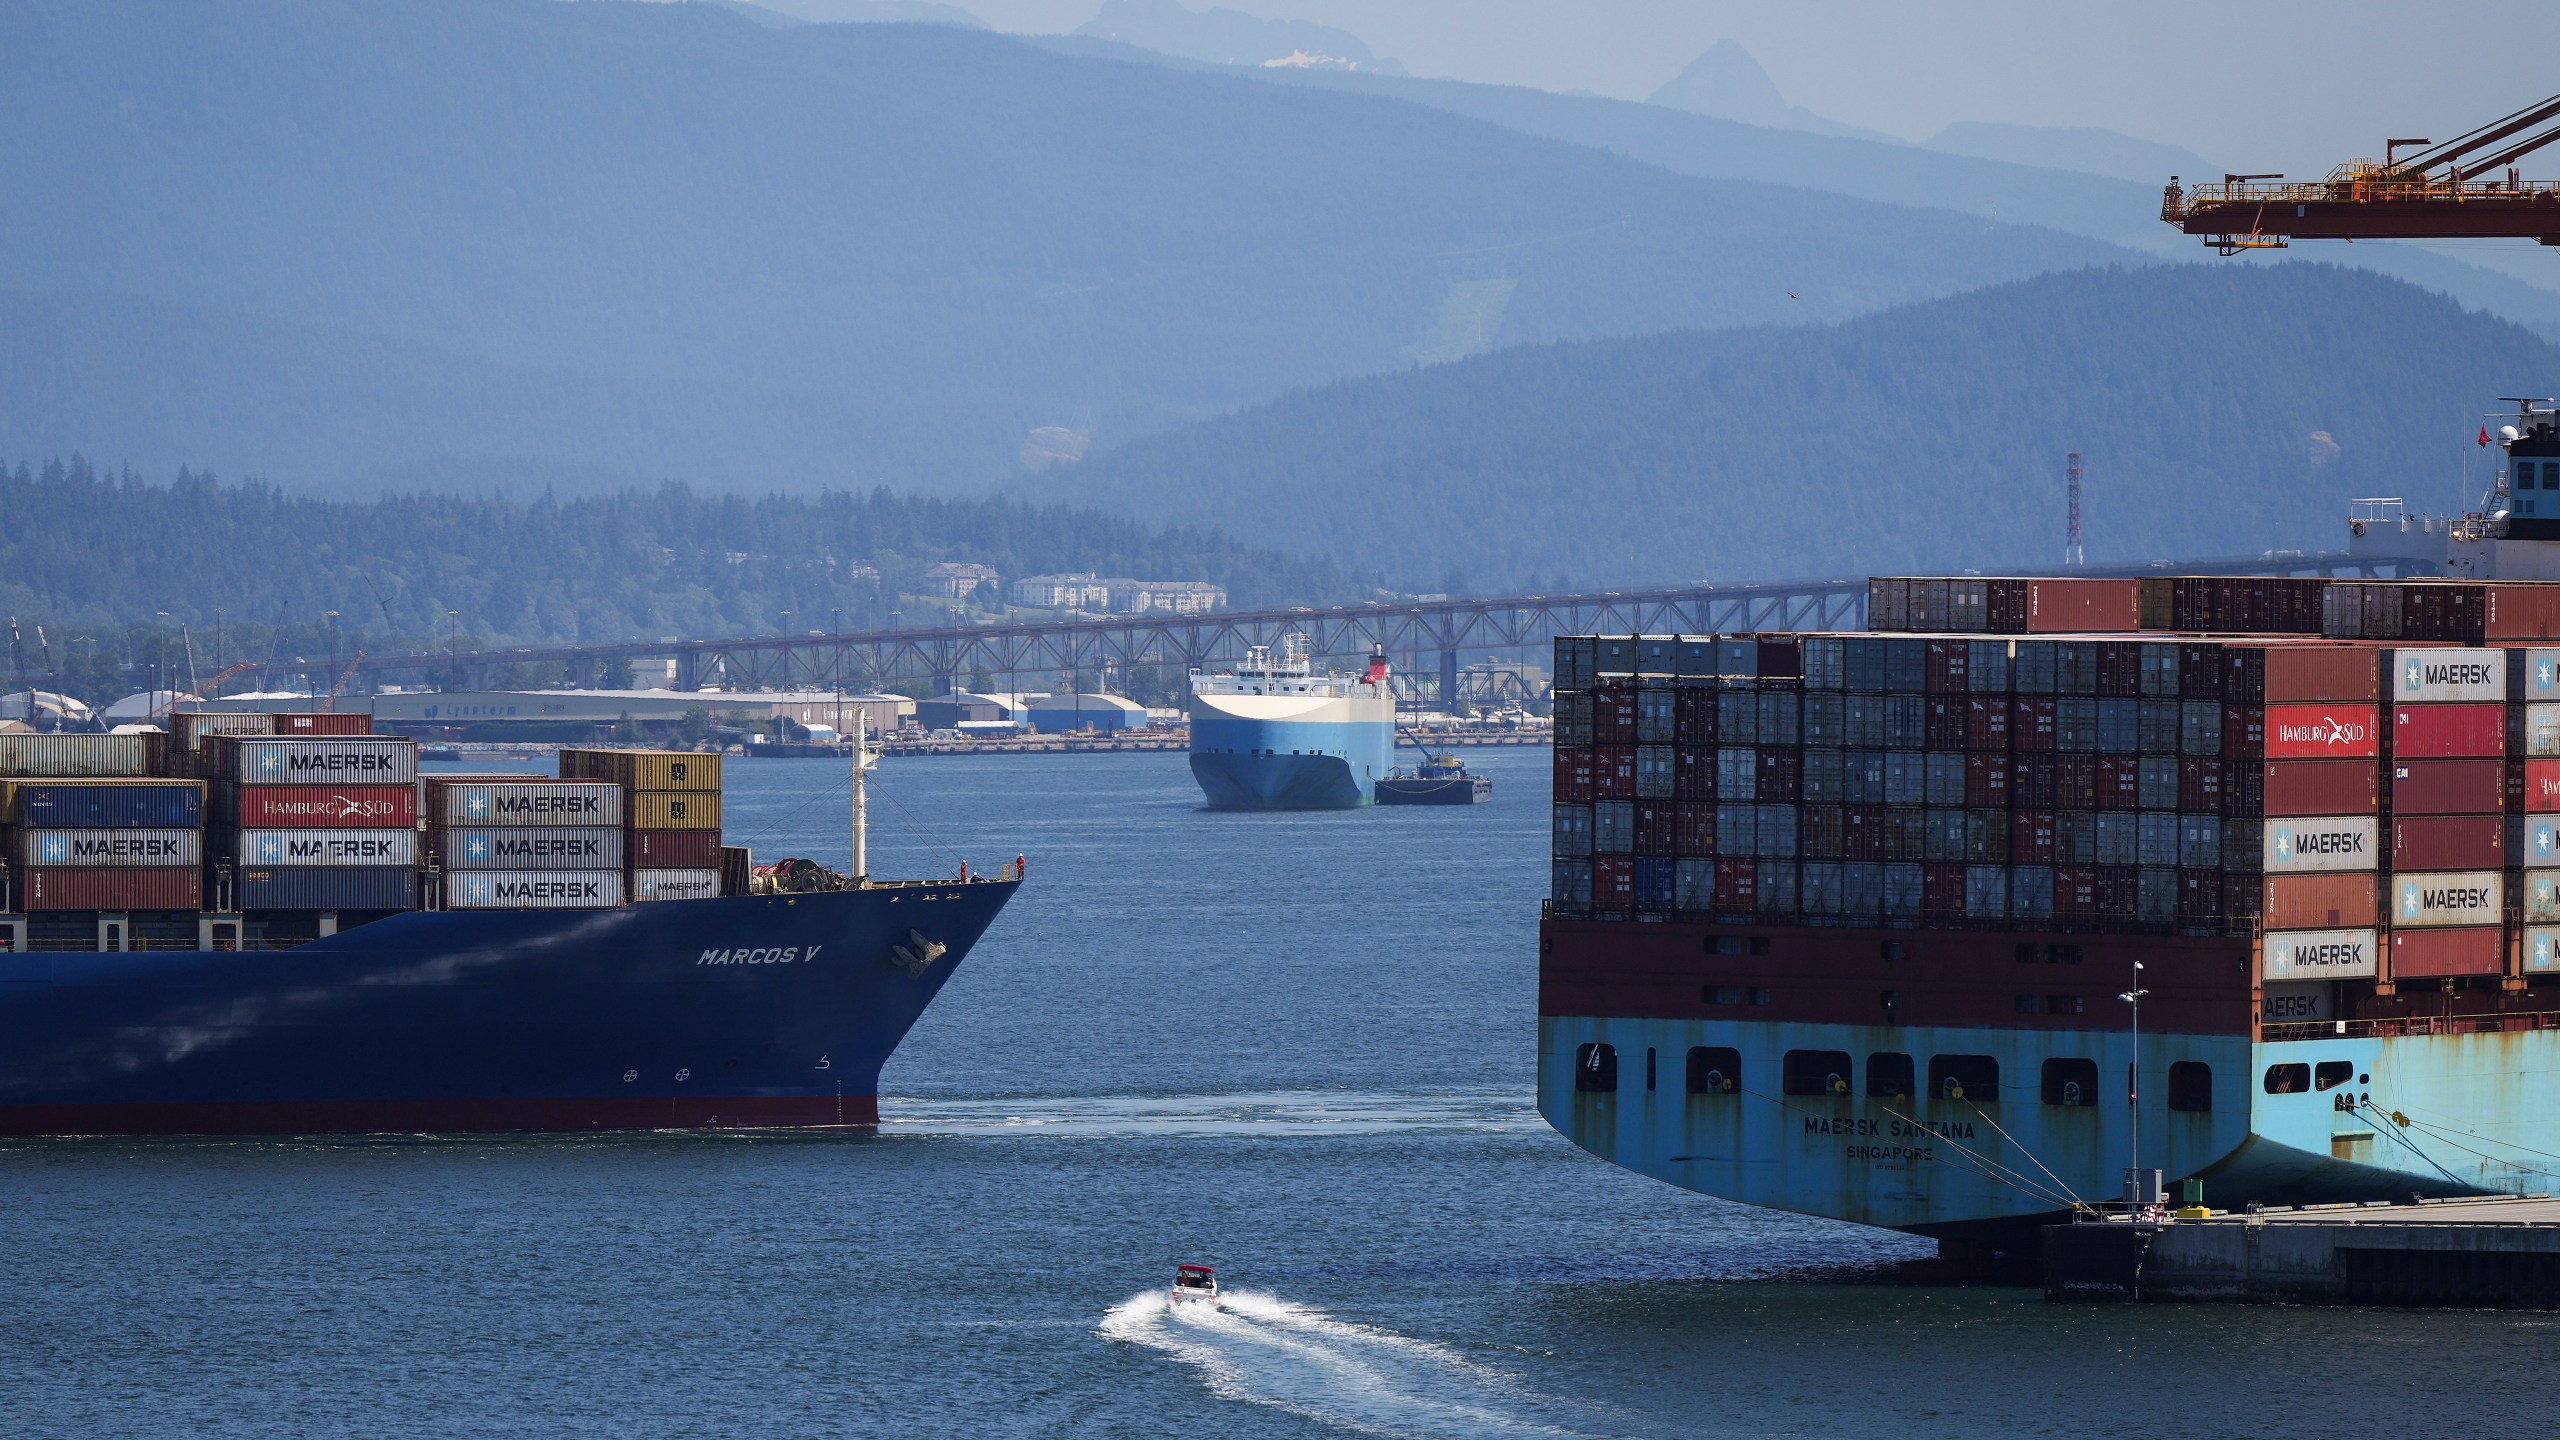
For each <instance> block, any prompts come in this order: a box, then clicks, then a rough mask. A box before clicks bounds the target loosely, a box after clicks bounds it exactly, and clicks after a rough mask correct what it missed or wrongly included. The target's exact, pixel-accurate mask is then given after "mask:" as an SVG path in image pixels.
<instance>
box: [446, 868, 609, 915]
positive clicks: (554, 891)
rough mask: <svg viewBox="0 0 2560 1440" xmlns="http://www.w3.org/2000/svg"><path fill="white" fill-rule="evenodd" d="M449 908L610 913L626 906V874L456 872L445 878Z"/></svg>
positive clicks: (593, 871) (605, 872) (533, 871)
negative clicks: (624, 883)
mask: <svg viewBox="0 0 2560 1440" xmlns="http://www.w3.org/2000/svg"><path fill="white" fill-rule="evenodd" d="M444 903H445V908H446V909H449V910H610V909H612V908H613V907H615V906H617V905H620V904H621V903H622V872H621V871H620V870H456V871H453V872H451V873H449V874H447V875H446V876H445V877H444Z"/></svg>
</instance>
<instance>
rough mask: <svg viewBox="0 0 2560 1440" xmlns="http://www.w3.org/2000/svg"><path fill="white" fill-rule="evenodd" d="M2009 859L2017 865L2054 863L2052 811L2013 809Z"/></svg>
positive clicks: (2010, 824)
mask: <svg viewBox="0 0 2560 1440" xmlns="http://www.w3.org/2000/svg"><path fill="white" fill-rule="evenodd" d="M2009 860H2010V863H2011V864H2015V865H2050V864H2052V863H2053V812H2052V811H2050V810H2012V811H2010V812H2009Z"/></svg>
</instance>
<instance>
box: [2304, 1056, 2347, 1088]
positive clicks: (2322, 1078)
mask: <svg viewBox="0 0 2560 1440" xmlns="http://www.w3.org/2000/svg"><path fill="white" fill-rule="evenodd" d="M2354 1078H2356V1062H2354V1061H2353V1060H2323V1061H2321V1062H2320V1065H2319V1068H2317V1069H2315V1070H2313V1071H2312V1072H2311V1084H2312V1087H2313V1088H2315V1089H2319V1090H2335V1089H2337V1088H2338V1087H2339V1086H2341V1085H2344V1084H2346V1083H2347V1082H2348V1081H2350V1080H2353V1079H2354Z"/></svg>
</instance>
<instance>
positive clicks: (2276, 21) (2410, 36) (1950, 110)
mask: <svg viewBox="0 0 2560 1440" xmlns="http://www.w3.org/2000/svg"><path fill="white" fill-rule="evenodd" d="M956 3H959V4H962V5H964V6H965V7H966V8H968V9H970V10H972V11H975V12H976V13H977V14H979V15H980V16H982V17H984V18H985V19H986V20H987V21H988V22H989V23H990V24H993V25H995V26H997V27H998V28H1000V29H1007V30H1016V31H1025V32H1033V31H1061V30H1069V29H1073V28H1074V27H1075V26H1077V25H1080V24H1082V23H1083V22H1084V21H1086V20H1088V19H1091V18H1092V17H1093V15H1094V13H1095V11H1096V10H1097V9H1098V8H1099V4H1100V0H956ZM1190 3H1191V8H1193V9H1195V10H1202V9H1207V8H1210V5H1209V0H1190ZM1219 3H1220V4H1222V5H1223V6H1224V8H1227V9H1234V10H1244V11H1248V12H1250V13H1253V14H1257V15H1263V16H1270V17H1292V18H1298V19H1306V20H1315V21H1319V22H1322V23H1324V24H1328V25H1336V26H1340V27H1341V28H1343V29H1346V30H1349V31H1351V32H1352V33H1354V34H1356V35H1358V36H1360V37H1361V38H1362V39H1364V40H1366V41H1367V42H1368V43H1369V46H1370V48H1371V49H1372V50H1374V51H1375V52H1376V53H1378V54H1380V55H1388V56H1393V57H1395V58H1396V59H1397V60H1399V61H1402V62H1403V63H1404V65H1405V66H1406V68H1408V69H1410V70H1412V71H1413V72H1414V73H1416V74H1420V75H1445V76H1451V77H1455V78H1458V79H1465V80H1484V81H1494V82H1500V83H1505V84H1515V85H1534V86H1538V87H1541V88H1544V89H1550V90H1576V89H1579V90H1591V91H1597V92H1599V93H1600V94H1604V95H1614V96H1619V97H1623V98H1628V99H1639V98H1642V97H1643V96H1644V95H1645V94H1647V93H1649V92H1650V91H1652V90H1653V89H1654V88H1655V87H1656V86H1658V85H1660V84H1661V83H1662V82H1663V81H1665V80H1667V79H1669V78H1670V77H1671V76H1672V75H1673V74H1674V73H1675V72H1677V71H1678V70H1679V69H1680V67H1681V66H1683V65H1685V64H1687V63H1688V62H1689V61H1690V60H1691V59H1692V58H1694V57H1695V56H1696V55H1697V54H1698V53H1699V52H1700V51H1703V50H1704V49H1706V48H1707V47H1708V46H1709V45H1712V44H1714V43H1715V42H1716V41H1717V40H1720V39H1725V38H1728V37H1729V38H1731V39H1735V40H1738V41H1740V42H1742V44H1743V46H1744V47H1745V48H1747V49H1749V50H1750V51H1751V53H1752V54H1754V55H1756V56H1758V57H1759V59H1760V63H1761V64H1762V65H1764V66H1766V67H1767V68H1768V71H1769V73H1770V76H1771V78H1773V79H1775V80H1776V81H1777V83H1778V88H1779V89H1780V90H1782V91H1784V92H1785V93H1786V96H1787V99H1788V100H1790V101H1792V102H1794V103H1795V104H1798V105H1802V106H1804V107H1805V108H1807V109H1809V110H1813V111H1816V112H1818V113H1820V114H1823V115H1827V116H1830V117H1831V118H1833V119H1835V120H1841V121H1845V122H1847V123H1849V124H1852V125H1859V126H1864V127H1866V128H1869V129H1874V130H1882V131H1886V132H1888V133H1891V134H1897V135H1902V136H1905V137H1908V138H1912V139H1923V138H1926V137H1927V136H1929V135H1931V134H1934V133H1935V132H1936V131H1937V130H1938V129H1939V127H1941V126H1943V125H1945V124H1947V123H1948V122H1950V121H1954V120H2005V121H2016V122H2021V123H2026V124H2035V125H2094V126H2100V127H2103V128H2106V129H2110V130H2118V131H2122V132H2124V133H2126V134H2129V135H2137V136H2141V137H2143V138H2145V139H2152V140H2165V141H2169V142H2172V143H2175V144H2180V145H2184V146H2186V147H2188V148H2189V149H2192V150H2194V151H2196V152H2197V153H2199V154H2201V155H2204V156H2205V157H2207V158H2208V159H2211V160H2214V161H2216V162H2218V163H2220V164H2223V165H2227V166H2231V167H2234V168H2237V169H2243V170H2281V171H2285V172H2288V173H2290V174H2295V175H2304V176H2309V175H2317V174H2320V173H2324V172H2326V171H2327V169H2328V168H2329V166H2331V165H2332V164H2334V163H2336V162H2337V161H2339V160H2342V159H2345V158H2347V157H2348V156H2350V155H2367V154H2375V155H2378V154H2379V153H2380V152H2381V149H2382V141H2383V139H2384V138H2385V137H2386V136H2387V135H2425V136H2430V137H2432V138H2435V139H2439V140H2441V139H2446V138H2449V137H2451V136H2453V135H2456V134H2459V133H2461V132H2462V131H2464V130H2467V129H2470V128H2472V127H2473V126H2476V125H2478V124H2481V123H2483V122H2485V121H2488V120H2491V119H2494V118H2496V117H2497V116H2500V115H2503V114H2505V113H2507V112H2508V111H2511V110H2514V109H2517V108H2519V107H2521V106H2523V105H2526V104H2528V103H2531V102H2532V101H2535V100H2538V99H2541V98H2542V97H2544V96H2546V95H2549V94H2551V93H2553V92H2554V91H2555V90H2560V71H2555V70H2554V68H2553V66H2552V64H2551V60H2550V55H2551V45H2552V41H2553V40H2554V39H2555V37H2560V19H2556V18H2555V13H2554V11H2553V8H2552V6H2551V4H2550V0H2539V3H2536V0H2448V3H2442V4H2436V5H2426V6H2417V5H2409V4H2405V3H2402V4H2383V3H2380V0H2321V3H2309V0H2210V3H2207V0H2145V3H2141V4H2118V5H2114V6H2107V7H2101V6H2098V5H2092V4H2086V3H2077V4H2075V3H2068V0H2066V3H2060V4H2057V3H2052V0H2041V3H2036V0H1937V3H1935V4H1928V5H1915V4H1911V3H1908V0H1793V3H1791V4H1784V5H1773V4H1769V3H1766V0H1759V3H1751V4H1739V3H1731V0H1219ZM2553 168H2554V167H2553V164H2552V161H2551V159H2550V158H2549V157H2548V156H2546V157H2543V159H2542V160H2541V163H2540V164H2539V165H2538V167H2537V169H2538V170H2539V171H2541V172H2542V173H2549V172H2550V171H2551V170H2552V169H2553Z"/></svg>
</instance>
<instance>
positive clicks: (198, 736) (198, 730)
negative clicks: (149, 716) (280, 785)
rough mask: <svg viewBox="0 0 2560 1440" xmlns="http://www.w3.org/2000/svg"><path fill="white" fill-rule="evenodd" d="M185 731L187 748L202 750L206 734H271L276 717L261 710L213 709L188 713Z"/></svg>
mask: <svg viewBox="0 0 2560 1440" xmlns="http://www.w3.org/2000/svg"><path fill="white" fill-rule="evenodd" d="M186 731H187V748H188V749H189V750H202V749H203V748H204V737H206V736H207V735H273V734H274V733H276V717H274V716H273V715H270V714H268V713H266V712H265V711H263V710H259V711H248V710H215V711H211V712H207V713H203V714H195V715H189V716H188V717H187V723H186Z"/></svg>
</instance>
